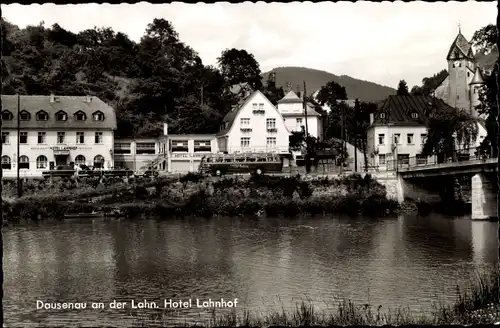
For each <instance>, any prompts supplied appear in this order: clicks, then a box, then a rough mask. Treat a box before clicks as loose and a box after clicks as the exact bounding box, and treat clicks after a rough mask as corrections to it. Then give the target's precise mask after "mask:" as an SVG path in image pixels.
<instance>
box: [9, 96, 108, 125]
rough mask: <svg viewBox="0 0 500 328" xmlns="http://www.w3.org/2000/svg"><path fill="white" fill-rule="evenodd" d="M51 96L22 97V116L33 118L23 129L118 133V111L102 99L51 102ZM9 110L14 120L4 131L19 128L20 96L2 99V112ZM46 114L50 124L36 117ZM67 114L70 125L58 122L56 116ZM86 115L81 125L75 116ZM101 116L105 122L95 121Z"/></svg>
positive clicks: (60, 98)
mask: <svg viewBox="0 0 500 328" xmlns="http://www.w3.org/2000/svg"><path fill="white" fill-rule="evenodd" d="M50 100H51V96H20V112H24V111H26V112H28V113H29V114H30V116H31V117H30V120H29V121H21V124H20V125H21V128H22V129H30V128H31V129H68V128H74V129H80V128H82V129H113V130H114V129H116V114H115V110H114V109H113V108H112V107H110V106H109V105H107V104H106V103H104V102H103V101H102V100H101V99H99V98H98V97H91V99H90V102H86V100H87V97H86V96H55V100H56V101H54V102H50ZM5 110H8V111H10V112H11V113H12V116H13V119H12V120H10V121H3V122H2V128H4V129H6V128H7V129H9V128H13V129H16V128H17V96H16V95H2V112H3V111H5ZM41 110H42V111H45V112H46V113H47V114H48V115H49V119H48V120H47V121H38V120H37V119H36V114H37V113H38V112H39V111H41ZM61 110H62V111H64V112H66V113H67V114H68V115H67V120H66V121H56V117H55V114H56V113H57V112H59V111H61ZM79 111H82V112H84V113H85V114H86V119H85V120H84V121H77V120H76V119H75V115H74V114H75V113H77V112H79ZM95 112H101V113H103V114H104V120H103V121H94V120H93V118H92V114H94V113H95Z"/></svg>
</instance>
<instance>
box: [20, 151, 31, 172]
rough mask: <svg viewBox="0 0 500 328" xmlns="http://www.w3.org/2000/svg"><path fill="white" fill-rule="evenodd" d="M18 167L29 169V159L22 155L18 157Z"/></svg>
mask: <svg viewBox="0 0 500 328" xmlns="http://www.w3.org/2000/svg"><path fill="white" fill-rule="evenodd" d="M19 168H20V169H27V170H29V168H30V159H29V158H28V156H25V155H23V156H21V157H19Z"/></svg>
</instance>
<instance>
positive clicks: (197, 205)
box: [3, 174, 399, 221]
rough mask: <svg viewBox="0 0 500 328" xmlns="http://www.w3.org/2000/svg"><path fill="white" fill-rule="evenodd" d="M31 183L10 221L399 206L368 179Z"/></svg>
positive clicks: (357, 211) (344, 211)
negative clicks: (68, 216) (69, 215)
mask: <svg viewBox="0 0 500 328" xmlns="http://www.w3.org/2000/svg"><path fill="white" fill-rule="evenodd" d="M31 183H32V185H30V186H24V187H25V188H24V189H25V192H26V194H25V196H23V197H22V198H20V199H13V198H11V199H10V200H9V201H4V202H3V205H4V206H3V214H4V218H7V219H8V220H13V221H16V220H20V219H33V220H36V219H40V218H62V217H64V214H67V213H91V212H93V211H102V212H104V213H111V212H116V211H119V212H120V213H122V214H123V216H124V217H126V218H140V217H143V218H147V217H148V218H149V217H156V218H163V219H166V218H170V217H178V216H202V217H211V216H243V215H256V216H273V217H274V216H285V217H294V216H300V215H319V214H336V215H349V216H356V215H364V216H371V217H381V216H387V215H395V214H396V213H397V211H398V208H399V207H398V204H397V202H396V201H395V200H392V199H387V193H386V190H385V187H384V186H382V185H381V184H379V183H378V182H377V181H375V180H374V179H372V177H371V176H370V175H366V176H365V177H364V178H362V177H361V176H359V175H350V176H346V177H344V178H341V179H333V178H331V179H328V178H322V179H310V178H304V177H300V176H296V177H276V176H231V177H222V178H213V177H203V176H200V175H197V174H187V175H185V176H182V177H180V178H158V179H156V180H147V179H146V180H139V181H138V180H132V181H122V180H119V181H113V182H110V181H108V182H107V183H104V184H103V183H99V181H98V180H95V179H94V180H89V181H83V180H82V181H76V180H72V179H65V180H61V181H55V182H47V181H42V182H31ZM36 183H38V184H36ZM4 188H5V185H4ZM11 189H12V188H11ZM7 190H8V189H7ZM5 196H6V195H4V197H5ZM5 198H6V197H5ZM5 198H4V199H5Z"/></svg>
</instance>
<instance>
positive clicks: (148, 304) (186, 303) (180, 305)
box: [36, 298, 238, 310]
mask: <svg viewBox="0 0 500 328" xmlns="http://www.w3.org/2000/svg"><path fill="white" fill-rule="evenodd" d="M237 305H238V299H237V298H233V299H223V298H220V299H210V298H209V299H199V298H189V299H171V298H167V299H164V300H163V301H159V302H158V301H148V300H146V299H142V300H130V301H128V302H123V301H116V300H113V301H112V302H45V301H40V300H37V301H36V308H37V309H39V310H42V309H44V310H70V309H75V310H83V309H96V310H98V309H105V308H106V307H107V308H110V309H126V308H128V309H189V308H200V309H203V308H205V309H206V308H234V307H237Z"/></svg>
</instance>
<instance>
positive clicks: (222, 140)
mask: <svg viewBox="0 0 500 328" xmlns="http://www.w3.org/2000/svg"><path fill="white" fill-rule="evenodd" d="M289 137H290V131H289V130H288V128H287V127H286V125H285V121H284V118H283V116H282V115H281V114H280V112H279V111H278V109H277V108H276V107H275V106H274V105H273V104H272V103H271V102H270V101H269V99H267V98H266V96H264V94H262V92H260V91H255V92H253V93H252V94H250V95H249V96H247V97H245V98H243V99H242V100H240V102H239V103H238V104H237V105H236V106H234V107H233V108H232V110H231V111H230V112H229V113H227V114H226V116H225V117H224V119H223V120H222V123H221V126H220V131H219V132H218V133H217V134H216V138H217V147H218V150H219V151H221V152H226V153H236V152H275V153H279V154H289Z"/></svg>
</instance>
